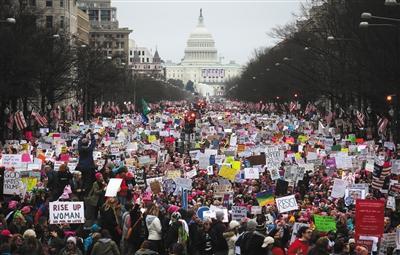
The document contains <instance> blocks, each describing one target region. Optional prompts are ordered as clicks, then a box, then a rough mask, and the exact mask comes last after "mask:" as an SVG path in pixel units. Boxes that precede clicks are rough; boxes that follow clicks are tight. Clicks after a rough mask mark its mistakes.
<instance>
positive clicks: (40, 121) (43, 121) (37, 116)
mask: <svg viewBox="0 0 400 255" xmlns="http://www.w3.org/2000/svg"><path fill="white" fill-rule="evenodd" d="M31 116H32V117H34V118H35V120H36V122H37V123H38V124H39V126H41V127H45V126H47V125H48V124H49V123H48V122H47V119H46V117H44V116H41V115H40V114H39V113H37V112H35V111H32V113H31Z"/></svg>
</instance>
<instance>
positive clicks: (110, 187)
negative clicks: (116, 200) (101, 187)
mask: <svg viewBox="0 0 400 255" xmlns="http://www.w3.org/2000/svg"><path fill="white" fill-rule="evenodd" d="M121 183H122V179H119V178H111V179H110V181H109V182H108V184H107V189H106V194H105V195H104V196H105V197H116V196H117V193H118V191H119V189H120V187H121Z"/></svg>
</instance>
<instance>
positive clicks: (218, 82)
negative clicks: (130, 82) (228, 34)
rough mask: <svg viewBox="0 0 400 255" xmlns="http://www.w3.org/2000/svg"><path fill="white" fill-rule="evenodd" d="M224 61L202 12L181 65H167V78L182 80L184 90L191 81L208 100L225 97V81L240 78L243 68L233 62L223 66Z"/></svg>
mask: <svg viewBox="0 0 400 255" xmlns="http://www.w3.org/2000/svg"><path fill="white" fill-rule="evenodd" d="M221 59H222V58H218V52H217V48H216V47H215V41H214V39H213V37H212V35H211V33H210V32H209V31H208V30H207V28H206V27H205V26H204V17H203V13H202V10H201V9H200V15H199V19H198V24H197V27H196V28H195V29H194V30H193V32H192V33H191V34H190V36H189V39H188V40H187V43H186V48H185V56H184V57H183V59H182V61H181V63H178V64H176V63H172V62H171V61H167V62H166V63H165V69H166V78H167V80H168V79H176V80H182V81H183V83H184V84H185V86H186V84H187V83H188V82H189V81H192V82H193V83H194V87H195V91H196V92H198V93H199V94H201V95H202V96H205V97H213V96H223V95H224V92H225V88H224V83H225V81H228V80H229V79H232V78H234V77H235V76H238V75H240V72H241V66H240V65H239V64H236V63H235V62H234V61H230V62H229V63H226V64H224V63H222V62H221Z"/></svg>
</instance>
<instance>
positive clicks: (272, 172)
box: [268, 169, 281, 181]
mask: <svg viewBox="0 0 400 255" xmlns="http://www.w3.org/2000/svg"><path fill="white" fill-rule="evenodd" d="M268 171H269V174H270V175H271V179H272V180H273V181H275V180H278V179H279V178H281V175H280V174H279V171H278V170H277V169H268Z"/></svg>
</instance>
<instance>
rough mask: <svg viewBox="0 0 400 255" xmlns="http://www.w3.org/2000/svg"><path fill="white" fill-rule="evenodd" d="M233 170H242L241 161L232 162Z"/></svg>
mask: <svg viewBox="0 0 400 255" xmlns="http://www.w3.org/2000/svg"><path fill="white" fill-rule="evenodd" d="M231 164H232V169H234V170H240V161H232V163H231Z"/></svg>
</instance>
